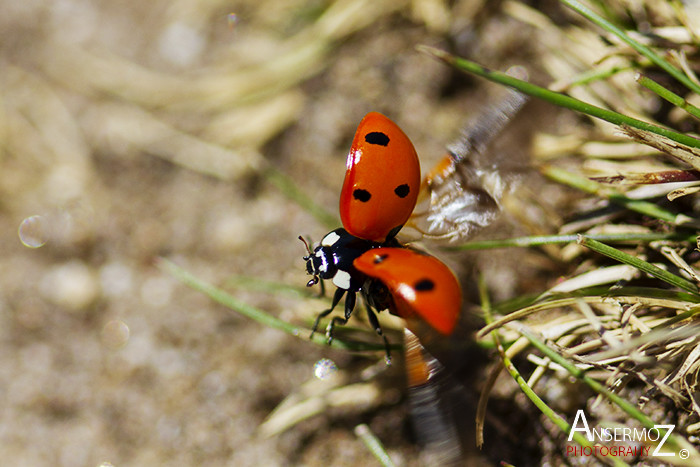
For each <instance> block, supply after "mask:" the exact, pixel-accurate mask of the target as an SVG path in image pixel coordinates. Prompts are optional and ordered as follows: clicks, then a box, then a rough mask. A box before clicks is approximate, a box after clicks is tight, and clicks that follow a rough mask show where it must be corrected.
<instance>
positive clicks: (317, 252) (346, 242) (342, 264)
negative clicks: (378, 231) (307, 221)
mask: <svg viewBox="0 0 700 467" xmlns="http://www.w3.org/2000/svg"><path fill="white" fill-rule="evenodd" d="M381 246H386V243H378V242H373V241H370V240H363V239H361V238H358V237H355V236H354V235H350V234H349V233H348V232H347V231H346V230H345V229H343V228H340V229H335V230H333V231H332V232H330V233H328V234H327V235H326V236H325V237H323V240H321V244H320V245H319V246H317V247H316V248H315V249H314V251H313V252H312V253H311V254H309V255H308V256H305V257H304V259H305V260H306V272H308V273H309V274H311V275H312V276H314V280H312V281H311V282H310V284H311V283H312V282H313V283H315V282H317V280H316V279H317V278H321V279H331V280H332V281H333V284H334V285H335V286H336V287H338V288H341V289H344V290H351V291H355V292H357V291H359V290H360V289H361V288H362V286H363V284H364V283H365V281H366V279H367V277H366V276H365V275H364V274H362V273H361V272H359V271H358V270H357V269H355V266H353V261H355V259H357V258H358V257H360V256H361V255H362V254H363V253H365V252H366V251H368V250H371V249H372V248H379V247H381Z"/></svg>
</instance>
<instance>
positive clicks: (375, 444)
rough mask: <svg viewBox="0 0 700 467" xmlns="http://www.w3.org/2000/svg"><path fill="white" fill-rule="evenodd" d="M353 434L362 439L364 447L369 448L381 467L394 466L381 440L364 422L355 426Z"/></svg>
mask: <svg viewBox="0 0 700 467" xmlns="http://www.w3.org/2000/svg"><path fill="white" fill-rule="evenodd" d="M355 436H357V437H358V438H360V439H361V440H362V442H363V443H364V445H365V447H367V449H369V452H371V453H372V455H374V457H375V459H377V460H378V461H379V463H380V464H381V465H382V466H383V467H394V462H393V461H392V460H391V457H389V453H387V452H386V449H384V446H383V445H382V442H381V441H379V438H377V437H376V436H375V434H374V433H372V430H370V428H369V426H367V425H366V424H364V423H362V424H360V425H357V426H356V427H355Z"/></svg>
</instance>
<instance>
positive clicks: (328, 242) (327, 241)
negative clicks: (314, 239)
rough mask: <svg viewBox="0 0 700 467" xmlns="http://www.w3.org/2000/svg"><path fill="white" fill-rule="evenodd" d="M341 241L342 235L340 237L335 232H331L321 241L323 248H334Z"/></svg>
mask: <svg viewBox="0 0 700 467" xmlns="http://www.w3.org/2000/svg"><path fill="white" fill-rule="evenodd" d="M338 240H340V235H338V234H337V233H335V232H331V233H329V234H328V235H326V236H325V237H323V240H321V245H323V246H333V245H334V244H335V242H337V241H338Z"/></svg>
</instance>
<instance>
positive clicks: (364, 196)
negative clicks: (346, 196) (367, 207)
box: [352, 188, 372, 203]
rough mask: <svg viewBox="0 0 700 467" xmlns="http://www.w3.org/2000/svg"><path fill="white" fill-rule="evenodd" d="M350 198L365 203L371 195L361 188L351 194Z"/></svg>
mask: <svg viewBox="0 0 700 467" xmlns="http://www.w3.org/2000/svg"><path fill="white" fill-rule="evenodd" d="M352 197H353V198H355V199H356V200H358V201H361V202H363V203H366V202H367V201H369V199H370V198H371V197H372V193H370V192H369V191H367V190H363V189H362V188H358V189H356V190H355V191H353V192H352Z"/></svg>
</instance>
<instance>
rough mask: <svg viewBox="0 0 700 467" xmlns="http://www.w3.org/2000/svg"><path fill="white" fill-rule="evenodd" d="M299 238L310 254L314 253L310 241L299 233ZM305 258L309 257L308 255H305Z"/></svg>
mask: <svg viewBox="0 0 700 467" xmlns="http://www.w3.org/2000/svg"><path fill="white" fill-rule="evenodd" d="M299 240H301V242H302V243H303V244H304V246H305V247H306V251H307V253H309V256H311V255H313V254H314V252H313V251H311V247H310V246H309V243H308V242H307V241H306V240H305V239H304V237H302V236H301V235H299ZM304 259H308V256H307V257H305V258H304Z"/></svg>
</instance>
